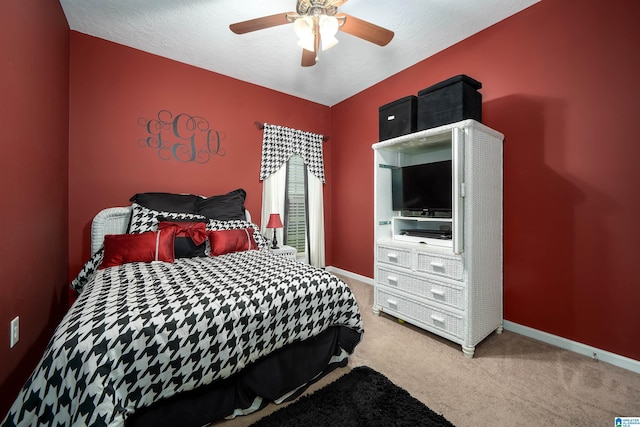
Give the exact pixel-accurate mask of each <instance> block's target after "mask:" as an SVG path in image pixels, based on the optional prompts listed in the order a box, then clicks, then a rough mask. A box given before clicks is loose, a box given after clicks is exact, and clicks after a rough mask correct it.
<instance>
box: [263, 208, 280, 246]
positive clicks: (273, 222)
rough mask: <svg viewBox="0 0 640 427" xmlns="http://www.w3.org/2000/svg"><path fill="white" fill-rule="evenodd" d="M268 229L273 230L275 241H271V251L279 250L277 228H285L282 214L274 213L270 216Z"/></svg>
mask: <svg viewBox="0 0 640 427" xmlns="http://www.w3.org/2000/svg"><path fill="white" fill-rule="evenodd" d="M267 228H273V240H272V241H271V249H278V239H277V238H276V228H283V225H282V221H281V220H280V214H277V213H272V214H271V215H269V222H268V223H267Z"/></svg>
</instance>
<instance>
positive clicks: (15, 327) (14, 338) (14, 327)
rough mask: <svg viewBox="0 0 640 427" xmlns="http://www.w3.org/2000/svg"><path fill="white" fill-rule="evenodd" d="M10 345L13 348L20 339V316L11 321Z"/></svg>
mask: <svg viewBox="0 0 640 427" xmlns="http://www.w3.org/2000/svg"><path fill="white" fill-rule="evenodd" d="M10 334H11V337H10V345H11V348H13V347H14V346H15V345H16V344H17V343H18V340H19V339H20V317H19V316H16V318H15V319H13V320H12V321H11V331H10Z"/></svg>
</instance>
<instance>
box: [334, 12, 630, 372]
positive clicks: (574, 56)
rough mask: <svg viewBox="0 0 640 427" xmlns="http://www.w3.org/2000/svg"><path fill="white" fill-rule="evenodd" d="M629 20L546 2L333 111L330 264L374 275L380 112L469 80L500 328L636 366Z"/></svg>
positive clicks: (626, 16) (625, 16)
mask: <svg viewBox="0 0 640 427" xmlns="http://www.w3.org/2000/svg"><path fill="white" fill-rule="evenodd" d="M638 16H640V3H639V2H637V1H633V0H626V1H622V0H616V1H611V2H599V1H588V2H577V1H566V0H545V1H543V2H540V3H538V4H536V5H534V6H532V7H530V8H529V9H526V10H525V11H523V12H521V13H519V14H517V15H514V16H513V17H511V18H508V19H507V20H505V21H503V22H500V23H498V24H496V25H494V26H493V27H491V28H489V29H487V30H485V31H483V32H481V33H479V34H477V35H475V36H473V37H471V38H468V39H466V40H464V41H462V42H461V43H459V44H457V45H455V46H453V47H451V48H449V49H447V50H445V51H443V52H441V53H440V54H437V55H435V56H433V57H431V58H429V59H427V60H425V61H423V62H421V63H419V64H417V65H415V66H413V67H411V68H409V69H407V70H405V71H403V72H401V73H399V74H397V75H394V76H392V77H391V78H389V79H387V80H385V81H384V82H382V83H380V84H377V85H375V86H374V87H372V88H369V89H367V90H365V91H364V92H361V93H360V94H358V95H356V96H354V97H352V98H350V99H348V100H346V101H344V102H342V103H340V104H338V105H336V106H334V107H333V108H332V122H333V128H332V133H333V134H334V135H335V140H334V148H335V149H334V150H333V151H332V157H331V159H330V162H331V166H332V176H331V178H332V181H333V182H336V183H340V185H336V186H334V187H333V188H332V211H331V215H332V217H331V222H332V224H333V234H332V239H331V242H332V249H333V265H334V266H336V267H339V268H342V269H345V270H349V271H353V272H355V273H359V274H362V275H364V276H368V277H373V247H374V242H373V226H372V225H368V224H373V212H372V208H373V153H372V150H371V144H372V143H374V142H376V141H377V138H378V127H377V115H378V106H380V105H383V104H386V103H388V102H390V101H393V100H396V99H398V98H401V97H403V96H406V95H409V94H417V92H418V91H419V90H420V89H423V88H425V87H427V86H430V85H432V84H434V83H437V82H439V81H441V80H444V79H446V78H448V77H451V76H454V75H457V74H467V75H469V76H471V77H474V78H475V79H477V80H479V81H481V82H482V83H483V89H482V90H481V92H482V94H483V119H484V120H483V121H484V123H485V124H487V125H489V126H491V127H493V128H495V129H497V130H499V131H501V132H503V133H504V134H505V137H506V141H505V144H504V252H505V254H504V315H505V319H506V320H509V321H512V322H516V323H518V324H522V325H526V326H529V327H532V328H535V329H538V330H542V331H546V332H549V333H552V334H555V335H559V336H561V337H565V338H568V339H570V340H574V341H578V342H582V343H585V344H588V345H591V346H594V347H597V348H601V349H604V350H608V351H611V352H614V353H617V354H620V355H623V356H627V357H630V358H633V359H636V360H640V345H639V344H638V343H639V342H640V328H639V327H638V325H639V322H638V318H637V310H638V302H639V301H640V279H638V273H637V269H636V268H635V266H636V262H637V260H636V258H637V254H638V249H637V241H638V237H640V233H639V229H640V227H639V226H638V223H639V222H638V220H637V218H636V217H637V212H638V211H639V209H640V206H639V205H640V202H639V200H640V199H638V197H637V194H638V182H640V168H638V166H637V165H636V163H637V157H638V152H639V148H638V147H639V146H638V137H637V135H636V134H635V124H636V122H637V120H638V111H639V110H638V100H639V99H640V85H638V84H637V82H636V81H635V76H638V75H640V58H639V57H638V55H636V54H635V52H636V51H637V47H638V40H640V29H639V27H638V25H637V22H636V21H637V17H638ZM366 189H369V190H368V191H367V190H366Z"/></svg>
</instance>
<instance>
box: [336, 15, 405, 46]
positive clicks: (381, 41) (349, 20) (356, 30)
mask: <svg viewBox="0 0 640 427" xmlns="http://www.w3.org/2000/svg"><path fill="white" fill-rule="evenodd" d="M336 16H337V17H342V16H344V17H345V18H346V19H345V22H344V24H343V25H342V26H341V27H340V30H341V31H344V32H345V33H348V34H351V35H352V36H356V37H360V38H361V39H363V40H366V41H368V42H371V43H375V44H377V45H378V46H386V45H387V44H388V43H389V42H390V41H391V39H393V36H394V33H393V31H390V30H387V29H386V28H382V27H380V26H378V25H375V24H372V23H371V22H367V21H364V20H362V19H360V18H356V17H355V16H351V15H347V14H346V13H341V14H339V16H338V15H336Z"/></svg>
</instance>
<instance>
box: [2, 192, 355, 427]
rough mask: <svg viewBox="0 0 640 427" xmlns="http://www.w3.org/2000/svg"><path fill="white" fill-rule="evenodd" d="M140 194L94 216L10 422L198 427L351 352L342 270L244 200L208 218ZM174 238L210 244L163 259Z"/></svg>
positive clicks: (280, 397)
mask: <svg viewBox="0 0 640 427" xmlns="http://www.w3.org/2000/svg"><path fill="white" fill-rule="evenodd" d="M145 194H146V193H145ZM163 194H164V193H163ZM242 199H243V200H244V197H243V198H242ZM132 200H135V202H134V203H132V205H131V206H127V207H118V208H107V209H105V210H103V211H102V212H100V213H98V214H97V215H96V217H95V218H94V220H93V222H92V227H91V248H92V257H91V259H90V260H89V261H88V262H87V263H86V264H85V266H84V267H83V269H82V271H81V272H80V273H79V274H78V276H77V277H76V278H74V280H73V281H72V283H71V286H72V287H73V288H74V289H76V290H78V291H79V296H78V298H77V300H76V301H75V302H74V304H73V305H72V307H71V308H70V309H69V311H68V313H67V314H66V315H65V317H64V318H63V320H62V321H61V323H60V325H59V326H58V327H57V329H56V331H55V333H54V335H53V337H52V339H51V341H50V342H49V344H48V346H47V349H46V350H45V354H44V355H43V357H42V359H41V361H40V362H39V364H38V366H37V367H36V369H35V370H34V372H33V374H32V375H31V376H30V378H29V379H28V380H27V382H26V384H25V385H24V387H23V389H22V390H21V392H20V394H19V396H18V398H17V399H16V401H15V402H14V404H13V406H12V407H11V409H10V411H9V413H8V414H7V417H6V418H5V420H4V421H3V423H2V426H23V425H24V426H27V425H38V426H41V425H42V426H44V425H49V426H58V425H65V426H74V425H91V426H124V425H126V426H144V425H153V426H162V425H181V426H189V425H192V426H200V425H204V424H207V423H209V422H213V421H215V420H219V419H221V418H229V417H234V416H238V415H243V414H247V413H251V412H254V411H255V410H258V409H260V408H262V407H264V406H265V405H266V404H267V403H269V402H271V401H273V402H282V401H286V400H289V399H292V398H295V397H297V396H298V395H299V394H300V393H301V392H302V391H303V390H304V389H305V388H306V387H307V386H308V385H309V384H311V383H313V382H314V381H316V380H317V379H319V378H321V377H322V376H323V375H325V374H326V373H327V372H329V371H331V370H332V369H335V368H336V367H338V366H345V365H346V364H347V361H348V356H349V354H351V353H352V352H353V350H354V348H355V346H356V345H357V344H358V343H359V342H360V340H361V337H362V334H363V329H362V321H361V318H360V313H359V311H358V307H357V303H356V301H355V298H354V296H353V294H352V293H351V291H350V290H349V288H348V286H347V285H346V284H345V283H344V282H342V281H341V280H340V279H338V278H337V277H336V276H334V275H332V274H330V273H328V272H327V271H325V270H323V269H319V268H315V267H312V266H309V265H306V264H303V263H300V262H297V261H295V260H292V259H290V258H287V257H282V256H278V255H275V254H273V253H271V252H270V251H269V250H268V249H267V246H268V244H267V242H266V239H265V238H264V237H263V236H262V235H260V233H259V230H258V227H257V226H255V225H254V224H253V223H252V222H251V219H250V216H249V215H248V214H247V213H246V211H244V206H242V211H241V215H242V218H239V217H238V214H237V213H235V214H234V215H231V216H225V215H218V219H212V218H211V217H207V216H205V215H201V214H203V213H204V214H210V212H209V213H208V212H206V211H201V210H199V209H193V208H192V207H189V208H185V209H182V208H181V207H178V206H175V205H172V204H169V205H164V204H162V203H161V204H160V205H157V206H155V205H154V204H153V203H151V204H149V205H147V206H143V205H141V204H139V203H136V202H144V201H145V200H144V198H142V197H138V198H137V199H135V196H134V198H132ZM207 200H208V199H207ZM200 203H201V201H197V204H198V206H200ZM149 206H152V207H151V208H150V207H149ZM154 208H155V209H154ZM163 208H164V209H165V210H163ZM227 208H228V206H227V207H225V208H224V209H227ZM166 209H169V210H166ZM224 209H223V211H224ZM181 210H182V211H181ZM176 211H178V212H176ZM236 211H237V209H236ZM223 213H225V212H223ZM167 224H169V225H167ZM203 230H204V235H203V234H202V231H203ZM198 236H199V237H200V239H197V238H196V237H198ZM147 237H149V238H147ZM203 237H204V238H205V240H204V241H203V240H202V238H203ZM151 238H153V239H151ZM127 239H129V240H127ZM131 239H136V242H142V241H143V239H146V240H145V243H144V244H142V243H140V244H139V243H135V245H140V246H141V247H142V246H144V247H145V248H147V247H148V246H149V245H152V246H154V245H155V250H154V251H152V252H153V254H152V258H151V259H147V258H146V257H147V256H148V254H146V252H144V251H142V250H140V251H138V252H139V253H135V254H134V255H132V254H131V252H132V249H131V248H132V247H134V246H135V245H134V244H132V243H131V241H132V240H131ZM150 239H151V240H150ZM171 239H173V244H174V245H175V246H174V247H173V251H174V255H177V254H178V241H179V240H182V243H184V241H187V242H189V248H187V250H193V249H194V247H196V249H197V250H201V249H202V248H203V247H204V248H205V254H204V256H203V255H202V253H199V255H198V256H189V257H174V259H171V260H169V259H165V258H163V256H162V255H159V254H160V253H161V252H162V247H164V246H163V245H164V243H163V241H166V242H170V241H171ZM114 242H116V243H118V242H120V243H119V244H121V243H122V242H124V243H123V244H121V245H120V247H122V246H123V245H124V247H126V251H125V254H124V255H122V254H119V256H120V258H118V257H117V256H116V257H115V258H114V256H113V254H114V250H113V248H114V247H117V245H116V246H114ZM150 242H151V243H150ZM220 242H222V243H220ZM196 243H198V244H196ZM132 245H133V246H132ZM167 245H170V243H167ZM221 245H222V249H221ZM135 247H137V246H135ZM183 249H184V247H182V249H181V250H183ZM136 251H137V249H136ZM136 251H134V252H136ZM115 252H117V251H115ZM143 252H144V253H143ZM141 253H142V255H141ZM136 257H142V258H143V260H137V258H136ZM166 257H168V258H171V255H170V254H169V255H166ZM114 259H115V261H114Z"/></svg>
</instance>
